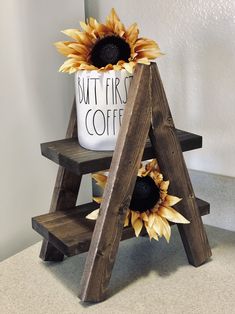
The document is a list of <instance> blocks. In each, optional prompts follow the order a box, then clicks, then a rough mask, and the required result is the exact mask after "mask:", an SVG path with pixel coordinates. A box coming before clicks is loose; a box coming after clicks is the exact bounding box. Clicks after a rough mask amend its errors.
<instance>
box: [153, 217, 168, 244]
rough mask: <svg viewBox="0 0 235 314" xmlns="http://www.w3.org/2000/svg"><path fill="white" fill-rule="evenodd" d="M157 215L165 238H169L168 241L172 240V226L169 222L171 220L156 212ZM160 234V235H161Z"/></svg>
mask: <svg viewBox="0 0 235 314" xmlns="http://www.w3.org/2000/svg"><path fill="white" fill-rule="evenodd" d="M156 216H158V217H157V219H156V220H157V221H158V224H159V226H158V227H159V228H160V231H161V232H160V234H162V235H163V236H164V237H165V239H166V240H167V242H169V240H170V237H171V226H170V224H169V222H168V221H167V220H166V219H165V218H164V217H161V216H160V215H158V214H156ZM160 234H159V236H161V235H160Z"/></svg>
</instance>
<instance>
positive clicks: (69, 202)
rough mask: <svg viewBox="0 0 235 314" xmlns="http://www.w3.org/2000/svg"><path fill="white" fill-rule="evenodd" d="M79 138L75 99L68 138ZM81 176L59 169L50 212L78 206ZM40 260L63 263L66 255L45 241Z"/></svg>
mask: <svg viewBox="0 0 235 314" xmlns="http://www.w3.org/2000/svg"><path fill="white" fill-rule="evenodd" d="M76 137H77V116H76V102H75V99H74V102H73V106H72V110H71V115H70V120H69V124H68V129H67V133H66V138H75V139H76ZM81 178H82V177H81V175H76V174H74V173H72V172H70V171H68V170H67V169H65V168H63V167H59V169H58V172H57V177H56V182H55V187H54V191H53V196H52V201H51V206H50V212H55V211H57V210H62V209H63V210H64V209H66V208H67V209H68V208H72V207H74V206H75V205H76V201H77V196H78V191H79V187H80V183H81ZM40 258H41V259H42V260H44V261H62V260H63V258H64V255H63V254H62V253H61V252H60V251H59V250H58V249H57V248H56V247H55V246H53V245H52V244H51V243H50V242H48V241H47V240H43V243H42V247H41V252H40Z"/></svg>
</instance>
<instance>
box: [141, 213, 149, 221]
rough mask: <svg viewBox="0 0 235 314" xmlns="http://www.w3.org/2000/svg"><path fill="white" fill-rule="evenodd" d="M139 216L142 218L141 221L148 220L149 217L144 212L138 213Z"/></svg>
mask: <svg viewBox="0 0 235 314" xmlns="http://www.w3.org/2000/svg"><path fill="white" fill-rule="evenodd" d="M140 217H141V219H142V220H143V221H146V222H147V221H148V220H149V217H148V215H147V214H146V212H143V213H141V214H140Z"/></svg>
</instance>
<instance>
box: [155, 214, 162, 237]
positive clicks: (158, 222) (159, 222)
mask: <svg viewBox="0 0 235 314" xmlns="http://www.w3.org/2000/svg"><path fill="white" fill-rule="evenodd" d="M160 218H161V217H160V216H158V215H157V214H155V220H154V224H153V229H154V230H155V232H156V233H157V234H158V235H159V237H161V236H162V234H163V227H162V220H161V219H160Z"/></svg>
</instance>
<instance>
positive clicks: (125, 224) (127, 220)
mask: <svg viewBox="0 0 235 314" xmlns="http://www.w3.org/2000/svg"><path fill="white" fill-rule="evenodd" d="M129 220H130V209H128V210H127V213H126V218H125V222H124V227H127V226H129Z"/></svg>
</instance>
